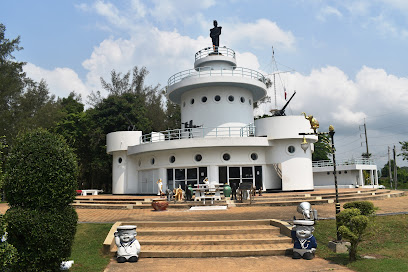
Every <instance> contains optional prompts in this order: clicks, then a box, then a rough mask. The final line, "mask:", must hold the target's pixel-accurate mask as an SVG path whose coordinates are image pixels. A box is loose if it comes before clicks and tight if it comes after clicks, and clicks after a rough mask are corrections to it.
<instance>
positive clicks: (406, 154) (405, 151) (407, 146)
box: [398, 141, 408, 161]
mask: <svg viewBox="0 0 408 272" xmlns="http://www.w3.org/2000/svg"><path fill="white" fill-rule="evenodd" d="M399 143H400V145H401V151H402V153H400V154H398V156H402V159H403V160H404V161H408V141H403V142H399Z"/></svg>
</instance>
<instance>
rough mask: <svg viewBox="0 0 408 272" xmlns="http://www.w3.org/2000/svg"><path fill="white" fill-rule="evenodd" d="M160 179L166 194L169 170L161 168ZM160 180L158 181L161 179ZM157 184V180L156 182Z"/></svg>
mask: <svg viewBox="0 0 408 272" xmlns="http://www.w3.org/2000/svg"><path fill="white" fill-rule="evenodd" d="M159 178H161V180H162V182H163V188H162V190H163V192H166V189H167V170H166V168H159ZM159 178H158V179H159ZM156 182H157V180H156ZM156 191H157V189H156Z"/></svg>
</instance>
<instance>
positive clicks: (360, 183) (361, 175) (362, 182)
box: [358, 169, 364, 186]
mask: <svg viewBox="0 0 408 272" xmlns="http://www.w3.org/2000/svg"><path fill="white" fill-rule="evenodd" d="M358 172H359V175H358V178H359V182H358V183H359V186H363V185H364V176H363V170H362V169H360V170H358Z"/></svg>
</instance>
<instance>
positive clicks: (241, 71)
mask: <svg viewBox="0 0 408 272" xmlns="http://www.w3.org/2000/svg"><path fill="white" fill-rule="evenodd" d="M210 76H235V77H245V78H252V79H256V80H259V81H261V82H263V83H265V82H266V79H265V77H264V75H263V74H261V73H260V72H258V71H255V70H252V69H249V68H244V67H235V66H231V67H228V68H226V67H209V66H206V67H198V68H195V69H188V70H184V71H181V72H178V73H177V74H174V75H172V76H171V77H170V78H169V80H168V81H167V86H171V85H173V84H176V83H178V82H180V81H182V80H183V79H186V78H192V77H210Z"/></svg>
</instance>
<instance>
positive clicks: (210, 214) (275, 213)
mask: <svg viewBox="0 0 408 272" xmlns="http://www.w3.org/2000/svg"><path fill="white" fill-rule="evenodd" d="M372 202H373V203H374V205H375V206H376V207H378V208H379V209H378V211H377V213H378V214H383V213H398V212H407V211H408V195H405V196H403V197H395V198H388V199H382V200H372ZM313 208H315V209H317V211H318V214H319V217H320V218H321V217H323V218H329V217H334V216H335V206H334V204H322V205H314V206H313ZM7 209H8V206H7V204H5V203H2V204H0V213H3V214H4V213H5V212H6V210H7ZM77 212H78V216H79V221H80V222H109V223H113V222H117V221H127V222H132V221H195V220H239V219H271V218H273V219H281V220H291V219H293V216H300V215H299V214H298V213H297V212H296V207H295V206H287V207H263V206H258V207H235V208H234V207H233V208H229V209H228V210H223V211H189V210H179V209H170V210H168V211H163V212H156V211H153V210H151V209H139V210H138V209H136V210H107V209H77ZM169 270H175V271H177V272H183V271H188V272H191V271H228V272H230V271H262V270H263V271H272V270H273V271H278V272H279V271H304V272H309V271H352V270H349V269H347V268H345V267H343V266H340V265H336V264H332V263H330V262H329V261H326V260H323V259H320V258H315V259H313V260H311V261H306V260H292V259H291V258H290V257H279V256H271V257H247V258H186V259H176V258H170V259H168V258H145V259H143V258H142V259H140V261H139V262H138V263H133V264H130V263H125V264H118V263H116V262H115V261H114V260H112V261H111V263H110V264H109V265H108V267H107V268H106V270H105V272H116V271H123V272H127V271H155V272H158V271H169Z"/></svg>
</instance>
